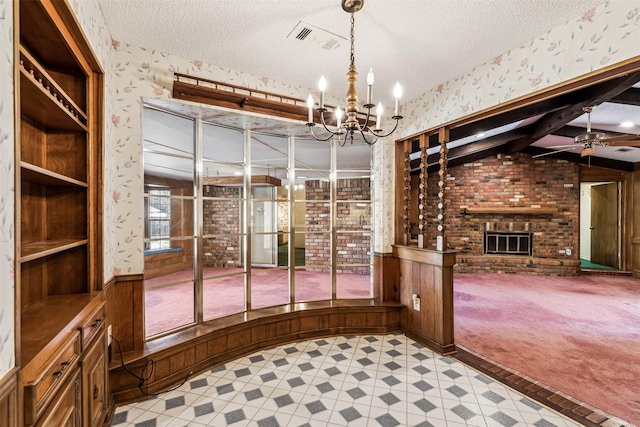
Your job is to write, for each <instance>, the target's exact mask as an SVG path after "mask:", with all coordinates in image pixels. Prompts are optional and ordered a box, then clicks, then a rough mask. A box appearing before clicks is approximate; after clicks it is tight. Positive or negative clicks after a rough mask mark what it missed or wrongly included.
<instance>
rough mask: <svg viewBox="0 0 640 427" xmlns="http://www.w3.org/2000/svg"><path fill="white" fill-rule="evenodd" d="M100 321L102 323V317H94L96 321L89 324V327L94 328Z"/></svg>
mask: <svg viewBox="0 0 640 427" xmlns="http://www.w3.org/2000/svg"><path fill="white" fill-rule="evenodd" d="M100 323H102V317H101V318H99V319H96V321H95V322H93V323H92V324H91V327H92V328H96V327H98V325H99V324H100Z"/></svg>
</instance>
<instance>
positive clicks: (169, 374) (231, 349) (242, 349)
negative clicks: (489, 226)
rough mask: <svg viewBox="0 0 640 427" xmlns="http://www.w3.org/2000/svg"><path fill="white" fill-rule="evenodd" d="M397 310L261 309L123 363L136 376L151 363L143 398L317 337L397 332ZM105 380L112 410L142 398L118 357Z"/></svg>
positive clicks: (354, 305)
mask: <svg viewBox="0 0 640 427" xmlns="http://www.w3.org/2000/svg"><path fill="white" fill-rule="evenodd" d="M117 282H118V281H116V283H117ZM116 286H117V285H116ZM400 308H401V305H400V304H399V303H397V302H388V303H380V302H374V301H372V300H340V301H318V302H309V303H298V304H294V305H284V306H279V307H270V308H264V309H259V310H254V311H250V312H247V313H238V314H234V315H230V316H227V317H224V318H220V319H216V320H215V321H210V322H207V323H203V324H200V325H196V326H193V327H190V328H187V329H184V330H182V331H179V332H176V333H174V334H171V335H167V336H164V337H161V338H157V339H154V340H153V341H149V342H147V343H145V344H144V348H143V349H141V350H135V351H128V352H126V353H124V355H123V357H124V361H125V363H126V364H127V366H128V368H129V369H131V370H132V371H133V372H136V373H139V372H141V370H142V369H143V367H144V365H145V364H146V363H148V361H149V360H152V359H153V360H154V361H155V369H154V370H153V373H152V374H151V377H150V378H149V380H148V382H147V383H146V384H145V385H144V386H143V387H142V388H143V390H144V392H145V393H158V392H162V391H164V390H167V389H168V388H170V387H172V386H175V385H176V384H179V383H180V382H181V381H183V380H185V378H187V377H188V376H190V375H191V374H194V375H195V374H198V373H201V372H204V371H205V370H207V369H210V368H211V367H213V366H216V365H219V364H222V363H226V362H228V361H230V360H234V359H236V358H238V357H241V356H244V355H247V354H251V353H253V352H255V351H258V350H260V349H265V348H272V347H275V346H278V345H281V344H284V343H288V342H294V341H298V340H306V339H310V338H316V337H324V336H332V335H341V334H347V335H349V334H358V335H359V334H387V333H390V332H394V331H399V330H400V329H401V327H400ZM116 319H117V318H116ZM114 328H115V326H114ZM114 330H115V329H114ZM109 374H110V375H109V378H110V383H111V391H112V392H113V398H114V401H115V403H116V404H124V403H128V402H132V401H136V400H141V399H144V398H145V395H144V393H143V392H142V391H141V390H140V389H139V388H138V378H135V377H134V376H132V375H131V374H130V373H128V372H126V371H125V369H124V368H123V367H122V365H121V362H120V356H119V355H117V357H113V359H112V362H111V364H110V365H109Z"/></svg>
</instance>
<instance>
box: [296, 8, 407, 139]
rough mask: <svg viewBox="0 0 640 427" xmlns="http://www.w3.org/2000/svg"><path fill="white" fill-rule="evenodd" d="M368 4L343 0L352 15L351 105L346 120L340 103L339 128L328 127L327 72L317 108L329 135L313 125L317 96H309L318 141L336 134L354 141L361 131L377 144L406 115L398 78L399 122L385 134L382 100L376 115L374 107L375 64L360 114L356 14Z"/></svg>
mask: <svg viewBox="0 0 640 427" xmlns="http://www.w3.org/2000/svg"><path fill="white" fill-rule="evenodd" d="M363 5H364V0H357V1H356V0H342V9H343V10H344V11H345V12H348V13H349V14H350V15H351V51H350V56H349V59H350V65H349V68H348V72H347V82H348V90H347V96H346V100H347V105H346V107H345V111H344V113H345V121H344V123H343V122H342V113H343V112H342V109H341V108H340V106H338V107H336V109H335V110H334V114H335V116H336V123H337V126H336V129H335V130H332V129H330V128H329V127H328V125H327V123H326V121H325V117H324V113H326V112H327V109H326V108H325V105H324V95H325V91H326V89H327V81H326V80H325V78H324V76H322V77H321V78H320V82H319V83H318V89H319V90H320V103H319V107H318V108H317V109H316V111H317V112H318V114H319V115H320V123H321V125H322V128H323V129H324V131H326V132H327V133H328V136H326V137H320V136H317V135H316V134H315V133H314V131H313V128H314V126H315V125H316V124H315V123H314V122H313V105H314V103H313V97H312V96H311V95H309V98H308V99H307V107H308V108H309V121H308V122H307V126H308V127H309V132H310V133H311V136H312V137H313V138H314V139H316V140H318V141H328V140H330V139H332V138H334V137H336V139H337V142H338V144H339V145H341V146H343V145H344V144H345V143H346V142H347V139H350V140H351V143H353V139H354V135H355V134H356V133H357V134H360V136H361V137H362V139H363V140H364V142H366V143H367V144H369V145H373V144H375V143H376V141H377V140H378V138H381V137H382V138H384V137H387V136H389V135H391V134H392V133H393V132H395V130H396V129H397V128H398V123H399V122H400V120H401V119H402V116H401V115H400V114H399V111H400V97H401V96H402V87H401V86H400V84H399V83H398V82H396V86H395V88H394V90H393V94H394V96H395V113H394V115H393V117H392V119H393V120H395V125H394V127H393V129H391V131H390V132H388V133H386V134H383V130H382V128H381V124H382V113H383V110H382V104H381V103H378V107H377V109H376V110H375V117H374V116H373V115H372V109H373V108H374V107H375V106H376V104H375V103H374V102H373V100H372V94H373V81H374V76H373V68H370V69H369V73H368V74H367V98H366V103H365V104H364V105H363V106H362V107H364V108H365V109H366V116H364V115H362V114H360V115H359V112H358V110H359V105H358V91H357V89H356V80H357V76H358V72H357V71H356V66H355V49H354V45H355V40H354V39H355V31H354V28H355V18H354V14H355V13H356V12H358V11H359V10H360V9H362V6H363ZM342 135H345V137H344V139H342Z"/></svg>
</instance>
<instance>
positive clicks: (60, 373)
mask: <svg viewBox="0 0 640 427" xmlns="http://www.w3.org/2000/svg"><path fill="white" fill-rule="evenodd" d="M69 365H71V359H69V360H67V361H66V362H62V363H61V364H60V367H61V369H60V370H59V371H55V372H54V373H53V377H54V378H56V379H58V378H60V377H61V376H62V374H63V373H64V371H65V369H67V366H69Z"/></svg>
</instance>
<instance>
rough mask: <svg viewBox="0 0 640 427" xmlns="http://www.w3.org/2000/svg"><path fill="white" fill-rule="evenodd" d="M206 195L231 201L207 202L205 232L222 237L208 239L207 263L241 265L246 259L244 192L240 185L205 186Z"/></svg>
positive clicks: (206, 241)
mask: <svg viewBox="0 0 640 427" xmlns="http://www.w3.org/2000/svg"><path fill="white" fill-rule="evenodd" d="M203 190H204V195H205V197H216V198H220V199H236V200H235V201H233V202H232V201H231V200H229V201H227V200H207V199H205V200H204V201H203V213H202V215H203V217H202V222H203V233H204V234H205V235H211V234H216V235H218V236H216V237H213V238H208V239H204V243H203V252H204V257H203V262H204V266H205V267H237V266H238V265H240V261H241V260H242V257H241V253H240V236H239V233H240V203H239V198H240V194H241V192H242V189H241V188H237V187H218V186H215V185H205V186H204V189H203Z"/></svg>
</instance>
